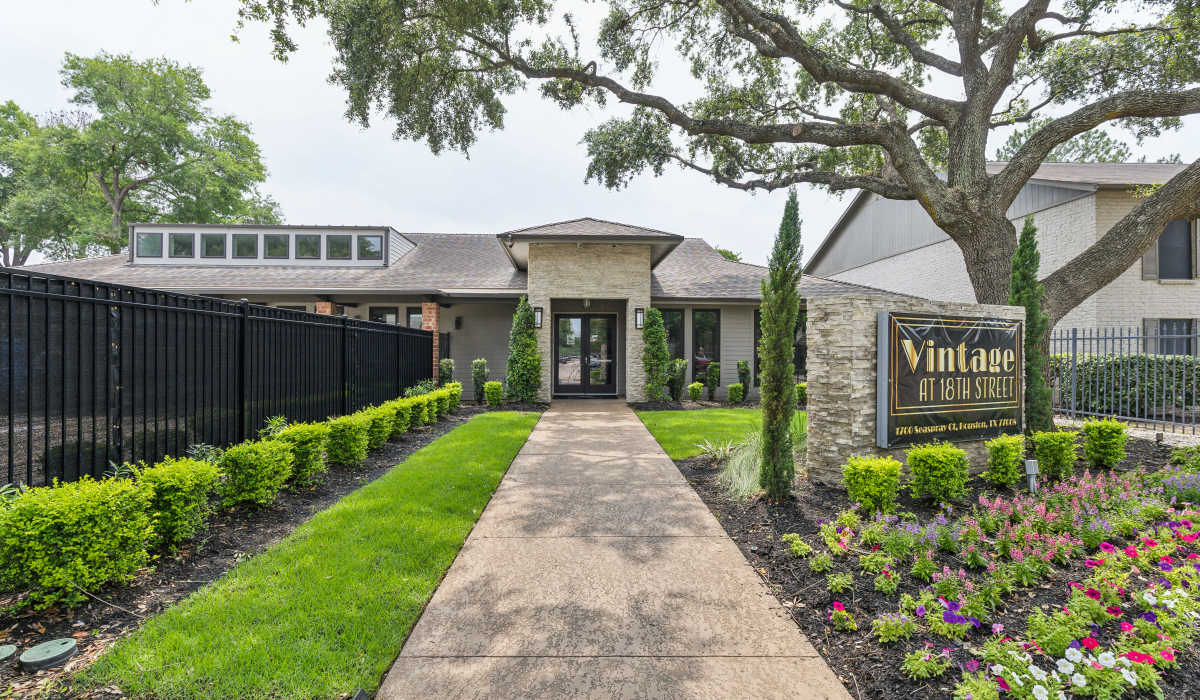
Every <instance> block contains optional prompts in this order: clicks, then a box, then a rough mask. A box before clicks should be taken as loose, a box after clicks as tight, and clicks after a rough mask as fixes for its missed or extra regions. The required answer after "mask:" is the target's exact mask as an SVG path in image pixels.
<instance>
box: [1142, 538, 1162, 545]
mask: <svg viewBox="0 0 1200 700" xmlns="http://www.w3.org/2000/svg"><path fill="white" fill-rule="evenodd" d="M1142 544H1144V545H1146V546H1147V547H1157V546H1158V542H1155V541H1154V540H1152V539H1150V538H1149V537H1143V538H1142Z"/></svg>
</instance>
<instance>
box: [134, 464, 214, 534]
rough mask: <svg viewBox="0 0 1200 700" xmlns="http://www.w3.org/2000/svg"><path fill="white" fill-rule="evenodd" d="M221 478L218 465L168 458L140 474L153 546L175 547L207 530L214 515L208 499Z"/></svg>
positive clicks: (139, 479)
mask: <svg viewBox="0 0 1200 700" xmlns="http://www.w3.org/2000/svg"><path fill="white" fill-rule="evenodd" d="M220 474H221V473H220V471H219V470H218V469H217V466H216V465H215V464H213V463H211V462H202V461H200V460H198V459H189V458H187V457H181V458H175V457H166V458H164V459H163V460H162V461H161V462H159V463H157V464H155V465H154V466H153V467H150V468H148V469H140V470H138V485H139V486H141V487H142V489H144V490H145V491H146V496H147V498H148V501H149V509H150V519H151V522H152V524H153V525H154V539H153V541H152V545H153V546H155V547H174V546H176V545H178V544H180V543H181V542H186V541H187V540H190V539H191V538H192V537H194V536H195V535H196V533H197V532H199V531H200V530H201V529H203V528H204V522H205V521H206V520H207V519H208V516H209V513H211V512H212V506H211V505H210V503H209V498H208V496H209V494H210V493H212V491H213V488H214V487H215V486H216V485H217V480H218V478H219V477H220Z"/></svg>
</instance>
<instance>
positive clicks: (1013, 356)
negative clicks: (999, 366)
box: [1004, 348, 1017, 372]
mask: <svg viewBox="0 0 1200 700" xmlns="http://www.w3.org/2000/svg"><path fill="white" fill-rule="evenodd" d="M1016 365H1017V353H1015V352H1013V351H1012V348H1007V349H1005V351H1004V371H1005V372H1011V371H1013V367H1015V366H1016Z"/></svg>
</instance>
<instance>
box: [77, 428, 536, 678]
mask: <svg viewBox="0 0 1200 700" xmlns="http://www.w3.org/2000/svg"><path fill="white" fill-rule="evenodd" d="M537 419H538V416H537V414H533V413H511V412H503V413H486V414H483V415H480V416H476V417H475V418H473V419H471V420H470V421H469V422H467V423H466V424H464V425H462V426H460V427H458V428H456V429H454V430H453V431H451V432H450V433H447V434H446V435H444V436H442V437H440V438H438V439H437V440H436V441H434V442H433V443H431V444H429V445H427V446H426V447H424V448H422V449H421V450H419V451H417V452H416V453H414V454H413V455H412V456H411V457H409V458H408V459H407V460H405V461H404V462H403V463H402V464H400V465H399V466H397V467H395V468H394V469H392V470H391V471H390V472H388V473H387V474H385V475H384V476H382V477H380V478H379V479H378V480H376V481H374V482H372V483H370V484H368V485H366V486H364V487H362V488H361V489H359V490H357V491H355V492H353V493H351V494H349V495H347V496H346V497H344V498H343V499H342V500H341V501H339V502H338V503H336V504H335V505H333V506H332V507H331V508H329V509H328V510H325V511H322V512H321V513H318V514H317V515H316V516H315V517H314V518H313V519H312V520H310V521H309V522H307V523H305V524H303V525H301V526H300V527H299V528H297V529H296V531H295V532H294V533H292V534H291V535H289V536H288V537H287V538H286V539H284V540H283V541H281V542H279V543H278V544H276V545H275V546H273V547H271V548H270V549H268V550H267V551H265V552H263V553H262V554H260V555H258V556H256V557H254V558H252V559H249V560H247V561H245V562H243V563H241V564H239V565H238V566H236V567H235V568H233V569H232V570H230V571H229V572H228V573H227V574H226V575H225V576H224V577H222V578H221V579H219V580H218V581H217V582H216V583H214V584H212V585H209V586H206V587H204V588H202V589H200V590H199V591H197V592H196V593H195V594H193V595H192V596H191V597H189V598H187V599H186V600H184V601H181V602H180V603H179V604H178V605H175V606H174V607H172V608H170V609H168V610H167V611H165V612H164V613H163V614H161V615H159V616H158V617H156V618H154V619H151V620H150V621H149V622H147V623H146V624H145V626H144V627H142V629H140V630H139V631H138V632H136V633H135V634H133V635H131V636H130V637H128V638H126V639H124V640H122V641H121V642H119V643H117V644H116V645H115V646H114V647H113V649H112V650H111V651H109V652H108V653H107V654H105V655H104V656H102V657H101V658H100V659H99V660H98V661H97V662H96V663H95V664H94V665H93V666H92V667H91V668H90V669H89V670H87V671H86V672H85V675H84V676H83V677H82V678H81V679H80V680H81V681H82V682H83V683H84V684H85V685H89V686H92V685H106V684H110V683H112V684H116V685H118V686H120V687H121V688H122V689H123V690H124V691H125V692H126V693H127V694H128V695H130V696H133V697H143V698H268V697H269V698H331V697H336V696H338V695H340V694H342V693H350V692H353V691H354V690H355V689H356V688H360V687H361V688H365V689H367V690H368V691H373V690H374V689H375V688H376V687H377V685H378V683H379V681H380V679H381V677H382V675H383V673H384V672H385V671H386V670H387V669H388V667H389V666H390V665H391V663H392V661H393V660H394V659H395V658H396V655H397V654H398V653H399V652H400V647H401V646H402V645H403V643H404V640H405V638H406V637H407V636H408V632H409V630H410V629H411V628H412V626H413V623H414V622H416V620H417V617H418V616H419V615H420V614H421V610H422V609H423V608H424V606H425V603H426V602H427V601H428V600H429V597H430V596H431V595H432V594H433V590H434V588H436V587H437V585H438V582H439V581H441V578H442V575H443V574H444V573H445V571H446V569H447V568H448V567H449V566H450V563H451V562H452V561H453V560H454V557H455V555H456V554H457V553H458V550H459V548H460V547H461V546H462V543H463V540H464V539H466V537H467V534H468V533H469V532H470V530H471V527H472V526H473V525H474V524H475V521H476V520H477V519H478V518H479V514H480V513H481V512H482V511H483V507H484V506H485V505H487V502H488V499H489V498H491V495H492V492H493V490H495V488H496V486H497V484H499V483H500V479H501V477H503V476H504V472H505V471H506V470H507V469H508V465H509V463H511V462H512V460H513V458H514V457H515V456H516V454H517V451H518V450H519V449H520V447H521V445H522V444H524V442H525V439H526V438H527V437H528V436H529V432H530V431H531V430H532V429H533V425H534V423H536V422H537Z"/></svg>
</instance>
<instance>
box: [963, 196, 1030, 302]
mask: <svg viewBox="0 0 1200 700" xmlns="http://www.w3.org/2000/svg"><path fill="white" fill-rule="evenodd" d="M948 233H950V235H951V237H952V238H953V239H954V241H955V242H956V243H958V247H959V248H960V249H961V250H962V254H963V261H964V262H965V263H966V266H967V276H968V277H970V278H971V287H972V288H973V289H974V290H975V301H977V302H979V303H980V304H1007V303H1008V293H1009V284H1010V282H1011V279H1010V278H1011V274H1012V273H1011V270H1012V256H1013V253H1015V252H1016V250H1017V230H1016V228H1015V227H1014V226H1013V225H1012V222H1011V221H1009V220H1008V219H1005V218H1004V217H1003V214H1001V215H1000V216H979V217H972V218H971V219H970V220H969V221H967V222H966V223H965V224H963V225H960V226H957V227H956V230H955V231H953V232H950V231H948Z"/></svg>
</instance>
